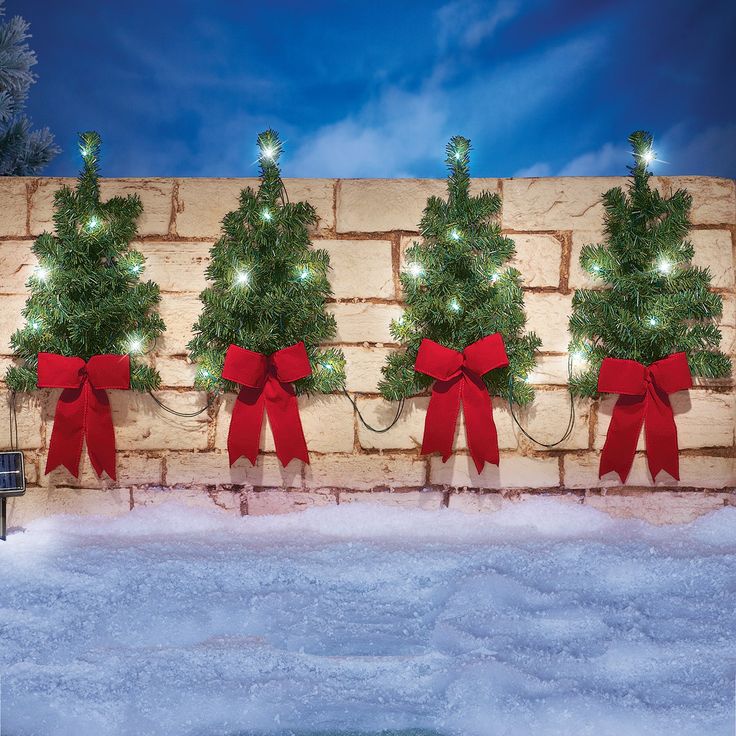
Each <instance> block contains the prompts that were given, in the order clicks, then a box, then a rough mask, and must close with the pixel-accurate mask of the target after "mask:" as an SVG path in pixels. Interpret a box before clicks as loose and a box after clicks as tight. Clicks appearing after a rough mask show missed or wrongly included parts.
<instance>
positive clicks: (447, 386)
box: [422, 376, 462, 463]
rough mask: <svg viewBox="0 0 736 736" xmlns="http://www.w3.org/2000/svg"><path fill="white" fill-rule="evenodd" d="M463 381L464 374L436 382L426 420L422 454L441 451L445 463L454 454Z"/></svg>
mask: <svg viewBox="0 0 736 736" xmlns="http://www.w3.org/2000/svg"><path fill="white" fill-rule="evenodd" d="M461 381H462V376H458V377H456V378H455V379H453V380H450V381H439V380H438V381H435V382H434V385H433V386H432V396H431V398H430V399H429V406H428V407H427V416H426V418H425V420H424V436H423V438H422V455H429V454H431V453H433V452H439V453H440V454H441V455H442V462H443V463H446V462H447V460H448V458H449V457H450V455H452V443H453V440H454V439H455V426H456V424H457V414H458V412H459V411H460V392H461V388H460V387H461V385H462V384H461Z"/></svg>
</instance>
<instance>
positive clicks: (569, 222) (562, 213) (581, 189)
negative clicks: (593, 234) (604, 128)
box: [502, 176, 625, 230]
mask: <svg viewBox="0 0 736 736" xmlns="http://www.w3.org/2000/svg"><path fill="white" fill-rule="evenodd" d="M624 183H625V179H622V178H620V177H603V176H590V177H557V178H549V179H507V180H505V181H504V184H503V219H502V223H503V227H504V229H510V230H593V229H596V228H599V227H600V226H601V223H602V221H603V205H602V204H601V201H600V200H601V196H602V195H603V193H604V192H606V191H607V190H608V189H611V187H615V186H620V185H623V184H624Z"/></svg>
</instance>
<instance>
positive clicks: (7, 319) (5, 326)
mask: <svg viewBox="0 0 736 736" xmlns="http://www.w3.org/2000/svg"><path fill="white" fill-rule="evenodd" d="M25 306H26V296H25V295H24V294H0V355H12V354H13V349H12V348H11V347H10V336H11V335H12V334H13V333H14V332H15V331H16V330H19V329H20V328H21V327H23V325H24V324H25V319H24V318H23V315H22V314H21V311H22V310H23V308H24V307H25Z"/></svg>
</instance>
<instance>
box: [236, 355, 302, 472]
mask: <svg viewBox="0 0 736 736" xmlns="http://www.w3.org/2000/svg"><path fill="white" fill-rule="evenodd" d="M311 373H312V367H311V365H310V363H309V356H308V355H307V350H306V348H305V347H304V343H303V342H298V343H296V344H294V345H290V346H289V347H286V348H283V349H281V350H277V351H276V352H275V353H271V355H264V354H263V353H256V352H254V351H252V350H246V349H245V348H241V347H238V346H237V345H230V347H229V348H228V349H227V354H226V355H225V365H224V367H223V369H222V377H223V378H225V379H227V380H228V381H234V382H235V383H239V384H241V386H242V387H243V388H241V389H240V393H239V394H238V398H237V400H236V402H235V407H234V408H233V415H232V419H231V420H230V430H229V432H228V437H227V449H228V455H229V458H230V465H233V464H234V463H235V461H236V460H237V459H238V458H239V457H241V456H244V457H246V458H248V460H250V462H251V464H252V465H255V463H256V458H257V457H258V450H259V444H260V438H261V426H262V424H263V412H264V411H266V412H267V413H268V420H269V422H270V424H271V431H272V433H273V441H274V444H275V446H276V455H277V456H278V458H279V460H280V461H281V464H282V465H284V466H286V465H288V464H289V462H290V461H291V460H292V459H294V458H298V459H300V460H302V461H304V462H305V463H309V454H308V452H307V443H306V440H305V439H304V431H303V430H302V424H301V419H300V418H299V405H298V404H297V400H296V392H295V391H294V387H293V386H292V383H293V381H298V380H299V379H300V378H306V377H307V376H309V375H311Z"/></svg>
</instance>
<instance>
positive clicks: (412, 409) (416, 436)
mask: <svg viewBox="0 0 736 736" xmlns="http://www.w3.org/2000/svg"><path fill="white" fill-rule="evenodd" d="M428 404H429V397H428V396H420V397H416V398H412V399H407V400H406V402H405V403H404V410H403V412H402V413H401V418H400V419H399V421H398V422H397V423H396V425H395V426H394V427H393V428H392V429H390V430H389V431H388V432H384V433H383V434H377V433H376V432H371V431H370V430H368V429H366V428H365V427H364V426H363V425H362V424H361V423H360V422H358V441H359V442H360V446H361V447H364V448H366V449H378V450H401V449H406V450H412V449H416V448H419V447H421V446H422V436H423V434H424V417H425V416H426V413H427V405H428ZM396 406H397V404H396V402H393V401H392V402H389V401H386V400H385V399H372V398H371V399H368V398H365V399H363V398H361V399H358V408H359V409H360V411H361V414H362V415H363V417H364V418H365V420H366V422H368V424H370V425H371V426H373V427H377V428H380V427H387V426H388V425H389V424H390V423H391V422H392V421H393V418H394V417H395V416H396Z"/></svg>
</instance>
